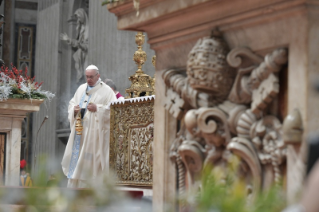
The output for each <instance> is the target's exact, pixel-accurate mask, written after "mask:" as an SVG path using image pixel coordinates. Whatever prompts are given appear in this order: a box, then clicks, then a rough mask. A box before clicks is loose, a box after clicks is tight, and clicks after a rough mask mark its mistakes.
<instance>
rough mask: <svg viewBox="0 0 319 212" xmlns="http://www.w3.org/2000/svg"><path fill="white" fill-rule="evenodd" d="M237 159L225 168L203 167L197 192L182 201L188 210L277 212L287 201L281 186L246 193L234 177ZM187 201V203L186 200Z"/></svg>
mask: <svg viewBox="0 0 319 212" xmlns="http://www.w3.org/2000/svg"><path fill="white" fill-rule="evenodd" d="M238 161H239V160H236V159H235V160H234V159H231V161H230V163H229V166H228V168H227V169H220V168H219V167H215V168H213V167H212V166H206V167H205V168H204V169H203V171H202V175H201V185H200V187H199V190H197V191H193V192H191V193H190V194H187V195H186V197H184V198H181V199H180V201H184V202H186V204H187V207H188V208H189V211H196V212H197V211H198V212H207V211H211V212H278V211H281V210H283V209H284V208H285V206H286V201H285V199H286V198H285V195H284V190H283V188H282V186H281V185H273V186H272V187H271V188H269V189H267V190H264V191H259V192H258V191H255V192H257V193H254V194H253V195H252V194H249V192H248V191H247V185H246V184H245V182H244V181H243V180H241V179H239V178H238V175H237V174H236V170H237V168H236V167H237V166H238V165H239V162H238ZM185 199H186V201H185Z"/></svg>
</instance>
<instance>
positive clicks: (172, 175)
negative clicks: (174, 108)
mask: <svg viewBox="0 0 319 212" xmlns="http://www.w3.org/2000/svg"><path fill="white" fill-rule="evenodd" d="M161 75H162V71H157V72H156V76H155V78H156V88H155V89H156V99H155V104H154V123H156V125H155V124H154V159H153V160H154V168H153V209H154V210H153V211H165V205H166V203H169V204H174V199H175V197H176V168H175V164H174V163H173V162H172V161H171V160H170V158H169V152H170V147H171V144H172V143H173V141H174V139H175V135H176V129H177V121H176V119H175V118H174V117H172V116H171V114H169V113H168V112H167V111H166V110H165V108H164V107H163V102H164V101H165V86H164V83H163V79H162V77H161Z"/></svg>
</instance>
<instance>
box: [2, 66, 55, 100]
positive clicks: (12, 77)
mask: <svg viewBox="0 0 319 212" xmlns="http://www.w3.org/2000/svg"><path fill="white" fill-rule="evenodd" d="M11 67H12V69H11V70H10V69H9V68H8V67H4V66H2V67H1V70H0V101H4V100H7V99H9V98H13V99H48V100H49V101H51V99H52V98H53V97H54V96H55V95H54V94H53V93H51V92H49V91H44V90H41V85H42V83H43V82H41V83H38V82H36V81H34V79H35V77H32V78H31V77H30V76H28V75H27V74H28V70H27V68H26V69H25V71H22V70H18V69H17V68H16V67H15V66H13V65H12V64H11Z"/></svg>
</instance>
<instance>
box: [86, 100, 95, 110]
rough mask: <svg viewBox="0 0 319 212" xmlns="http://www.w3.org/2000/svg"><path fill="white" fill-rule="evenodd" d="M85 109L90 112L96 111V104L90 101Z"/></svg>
mask: <svg viewBox="0 0 319 212" xmlns="http://www.w3.org/2000/svg"><path fill="white" fill-rule="evenodd" d="M87 109H88V110H89V111H90V112H96V104H94V103H91V102H90V103H89V104H88V107H87Z"/></svg>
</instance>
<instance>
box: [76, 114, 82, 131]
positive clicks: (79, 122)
mask: <svg viewBox="0 0 319 212" xmlns="http://www.w3.org/2000/svg"><path fill="white" fill-rule="evenodd" d="M75 130H76V134H77V135H82V130H83V126H82V120H81V113H80V112H79V113H78V114H77V115H76V122H75Z"/></svg>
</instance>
